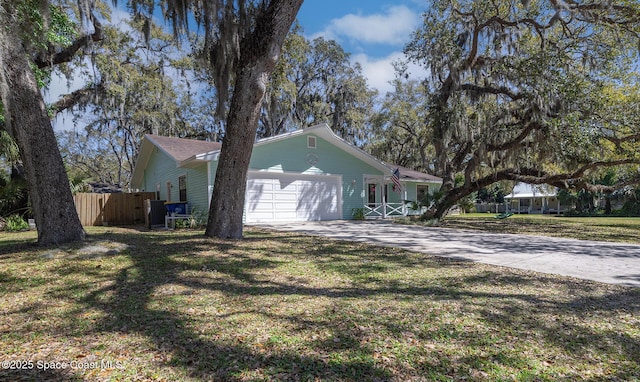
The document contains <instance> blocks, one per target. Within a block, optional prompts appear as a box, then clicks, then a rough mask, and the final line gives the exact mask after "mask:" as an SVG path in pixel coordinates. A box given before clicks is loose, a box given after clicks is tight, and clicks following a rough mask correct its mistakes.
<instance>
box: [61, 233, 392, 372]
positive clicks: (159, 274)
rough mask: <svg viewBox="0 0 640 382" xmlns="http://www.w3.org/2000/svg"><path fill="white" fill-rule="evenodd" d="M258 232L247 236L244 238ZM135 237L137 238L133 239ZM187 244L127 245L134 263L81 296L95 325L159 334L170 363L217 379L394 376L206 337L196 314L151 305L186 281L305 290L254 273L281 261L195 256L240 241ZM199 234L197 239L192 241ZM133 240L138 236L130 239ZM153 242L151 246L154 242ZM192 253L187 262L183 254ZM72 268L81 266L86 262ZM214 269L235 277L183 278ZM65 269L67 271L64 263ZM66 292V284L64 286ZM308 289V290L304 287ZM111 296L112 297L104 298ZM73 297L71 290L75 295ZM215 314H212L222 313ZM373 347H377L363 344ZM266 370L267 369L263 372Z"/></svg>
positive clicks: (222, 288)
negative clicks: (94, 313) (96, 315)
mask: <svg viewBox="0 0 640 382" xmlns="http://www.w3.org/2000/svg"><path fill="white" fill-rule="evenodd" d="M110 236H111V237H112V238H113V239H114V240H118V241H120V242H125V243H126V242H127V241H131V237H130V236H129V235H118V234H111V235H110ZM252 240H253V241H259V240H260V239H259V238H258V239H251V238H249V239H247V240H244V241H243V244H246V243H248V242H251V241H252ZM134 241H135V240H134ZM188 241H189V244H188V245H185V244H183V243H180V242H177V243H176V242H175V238H174V240H164V239H162V238H161V237H158V238H156V237H154V238H152V239H151V240H149V244H150V246H146V247H145V248H144V250H142V249H141V248H137V249H135V250H133V251H130V252H129V254H128V255H129V257H130V259H131V260H132V262H133V264H132V265H131V266H130V267H126V268H124V269H121V270H120V271H119V272H118V274H117V277H116V279H115V280H114V282H113V283H112V284H111V285H109V286H105V287H103V288H100V289H98V290H95V291H93V292H91V293H88V294H86V295H85V297H83V298H81V299H80V302H81V303H82V304H83V305H84V306H85V307H87V308H91V309H99V310H100V311H102V312H104V313H106V318H103V319H102V320H100V321H99V322H96V323H95V324H94V325H93V327H94V331H96V332H99V333H102V332H113V333H124V334H141V335H143V336H145V337H146V338H148V339H150V340H152V341H153V343H154V344H155V348H156V349H159V350H161V351H165V352H169V353H170V354H171V357H170V359H171V360H170V361H169V362H168V366H170V367H172V368H176V369H178V370H185V371H186V373H187V374H188V375H189V376H190V377H195V378H198V379H211V378H213V379H214V380H226V381H232V380H240V379H243V375H244V377H245V378H246V375H247V374H250V373H253V372H257V371H262V372H264V373H265V375H267V376H268V377H269V378H273V379H277V380H299V379H302V380H307V379H314V378H323V379H329V380H333V379H344V377H345V376H351V377H352V378H353V380H379V381H384V380H389V379H390V373H389V372H388V371H386V370H383V369H381V368H378V367H375V366H374V365H373V364H371V363H370V362H367V361H366V360H365V361H362V362H358V361H347V362H344V363H341V362H328V361H327V359H324V358H322V357H316V356H309V355H300V354H295V353H293V352H271V353H267V352H261V351H259V349H256V348H254V347H252V346H251V345H250V344H244V343H241V342H236V343H234V342H232V341H229V340H226V341H223V340H219V341H218V340H216V339H215V338H216V336H215V335H213V336H203V335H202V334H201V333H198V332H196V331H194V330H193V328H191V324H192V318H191V317H189V316H188V315H183V314H180V312H178V311H176V310H171V309H162V308H160V309H155V308H151V307H150V305H152V304H151V303H152V295H153V294H154V293H155V292H156V291H157V290H158V289H160V288H161V287H163V286H166V285H181V286H184V287H187V288H189V289H190V290H208V291H219V292H223V293H224V294H226V295H232V296H242V295H254V296H255V295H264V294H276V293H282V294H294V293H296V294H297V293H300V292H299V290H296V288H292V287H291V286H274V285H271V286H269V285H265V283H264V282H263V281H258V280H256V279H255V277H254V275H253V274H252V271H254V270H256V269H263V270H265V269H271V268H274V267H276V266H277V261H275V260H274V261H271V260H257V259H255V258H252V257H250V256H243V255H242V254H241V253H234V254H232V255H228V256H224V257H222V256H214V257H207V258H202V259H197V258H196V259H193V258H191V257H192V256H199V255H198V253H200V252H206V251H211V250H214V251H216V252H221V253H226V252H229V251H232V250H234V249H235V248H236V244H237V242H233V241H228V242H221V241H217V240H210V239H207V238H197V239H194V238H189V239H188ZM194 241H196V242H197V243H196V245H193V244H194ZM131 244H133V242H132V243H131ZM152 246H153V247H152ZM184 257H188V258H190V260H189V261H181V259H182V258H184ZM74 271H78V272H82V270H81V269H75V270H74ZM201 271H205V272H206V271H212V272H215V273H222V274H224V275H227V276H228V278H230V281H231V282H229V280H226V278H227V277H225V280H216V279H211V280H206V279H205V280H203V279H202V278H199V277H184V276H181V274H184V273H189V272H201ZM60 272H61V273H67V272H68V270H64V269H60ZM58 292H59V293H64V291H58ZM303 293H304V292H303ZM105 296H110V297H108V298H105ZM69 297H71V296H69ZM219 318H220V317H218V316H212V317H210V319H211V320H216V319H219ZM361 350H362V351H363V352H365V353H366V352H369V353H370V352H372V350H371V349H364V348H363V349H361ZM263 377H264V376H263Z"/></svg>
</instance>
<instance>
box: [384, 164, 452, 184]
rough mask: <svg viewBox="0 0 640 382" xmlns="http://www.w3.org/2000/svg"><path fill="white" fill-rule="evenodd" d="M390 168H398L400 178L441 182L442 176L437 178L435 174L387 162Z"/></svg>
mask: <svg viewBox="0 0 640 382" xmlns="http://www.w3.org/2000/svg"><path fill="white" fill-rule="evenodd" d="M388 166H389V167H390V168H391V169H396V168H397V169H399V170H400V180H420V181H425V182H441V181H442V178H439V177H437V176H435V175H431V174H426V173H424V172H419V171H415V170H411V169H410V168H406V167H402V166H398V165H395V164H388Z"/></svg>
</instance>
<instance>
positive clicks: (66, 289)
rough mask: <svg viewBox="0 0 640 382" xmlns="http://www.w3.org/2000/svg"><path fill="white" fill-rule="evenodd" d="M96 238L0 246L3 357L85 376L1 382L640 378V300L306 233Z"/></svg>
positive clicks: (31, 373) (128, 232)
mask: <svg viewBox="0 0 640 382" xmlns="http://www.w3.org/2000/svg"><path fill="white" fill-rule="evenodd" d="M89 233H90V234H91V236H90V242H88V243H83V244H77V245H74V246H70V247H65V248H40V247H36V246H34V245H32V244H30V243H31V242H33V241H35V233H30V234H19V235H20V236H15V235H13V234H1V235H0V315H1V317H2V319H1V320H0V359H1V360H3V361H5V360H14V361H18V360H22V361H32V362H33V363H34V365H36V366H37V362H38V361H41V362H67V363H68V364H72V363H73V365H74V366H75V367H71V366H69V367H67V368H64V369H55V370H47V371H44V370H42V369H40V370H38V369H37V367H36V368H34V369H32V370H8V369H2V370H0V379H2V380H34V379H40V380H42V379H45V380H158V381H160V380H184V381H190V380H193V381H196V380H216V381H217V380H224V381H263V380H274V381H275V380H277V381H281V380H285V381H286V380H292V381H293V380H296V381H297V380H301V381H315V380H326V381H362V380H372V381H375V380H378V381H408V380H429V381H430V380H434V381H450V380H481V381H482V380H486V381H494V380H519V381H524V380H530V381H546V380H548V381H555V380H566V381H573V380H589V381H596V380H638V379H640V358H639V357H638V354H640V290H638V289H632V288H625V287H619V286H613V285H605V284H599V283H595V282H589V281H582V280H576V279H572V278H565V277H560V276H553V275H542V274H537V273H533V272H527V271H520V270H515V269H508V268H498V267H492V266H488V265H483V264H476V263H469V262H457V261H452V260H448V259H443V258H437V257H432V256H428V255H425V254H420V253H411V252H407V251H403V250H398V249H391V248H380V247H374V246H369V245H364V244H358V243H347V242H338V241H332V240H328V239H326V238H318V237H309V236H305V235H300V234H296V233H280V232H277V233H276V232H269V231H262V230H256V229H251V230H248V231H247V232H246V239H245V240H243V241H221V240H215V239H210V238H205V237H203V236H202V234H201V233H200V232H195V231H174V232H138V231H135V230H132V229H125V228H114V227H95V228H89ZM87 246H89V247H92V248H94V250H92V251H86V250H85V249H86V247H87ZM96 247H100V248H108V249H113V250H106V251H102V250H98V249H95V248H96ZM91 365H94V366H95V367H90V366H91Z"/></svg>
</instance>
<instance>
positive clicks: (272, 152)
mask: <svg viewBox="0 0 640 382" xmlns="http://www.w3.org/2000/svg"><path fill="white" fill-rule="evenodd" d="M311 135H313V134H311ZM307 136H308V135H306V134H305V135H301V136H296V137H292V138H289V139H284V140H281V141H274V142H269V143H267V144H263V145H258V146H256V147H255V148H254V149H253V154H252V156H251V162H250V165H249V167H250V168H251V169H252V170H269V171H276V172H292V173H305V174H331V175H342V217H343V219H351V218H352V216H351V211H352V209H353V208H361V207H362V206H363V203H364V198H365V190H364V187H365V186H364V185H363V174H369V175H383V174H382V172H381V171H380V170H379V169H377V168H375V167H373V166H371V165H369V164H368V163H365V162H363V161H362V160H360V159H358V158H356V157H354V156H352V155H351V154H349V153H347V152H345V151H344V150H342V149H340V148H338V147H336V146H335V145H334V144H332V143H330V142H327V141H325V140H324V139H322V138H320V137H317V136H316V148H315V149H313V148H308V147H307ZM385 175H387V174H385Z"/></svg>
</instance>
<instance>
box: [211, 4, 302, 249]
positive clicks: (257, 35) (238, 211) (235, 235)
mask: <svg viewBox="0 0 640 382" xmlns="http://www.w3.org/2000/svg"><path fill="white" fill-rule="evenodd" d="M302 1H303V0H273V1H271V3H270V4H269V6H268V8H267V9H266V10H265V12H264V13H263V14H262V15H260V16H259V17H258V19H257V20H256V27H255V29H254V30H253V32H252V33H251V34H250V35H248V36H245V37H244V38H243V40H242V41H241V43H240V44H241V45H240V49H241V51H240V60H239V62H238V66H237V70H236V79H235V84H234V89H233V97H232V99H231V105H230V108H229V115H228V117H227V126H226V132H225V137H224V139H223V141H222V149H221V150H220V159H219V161H218V170H217V172H216V179H215V186H214V189H213V195H212V197H211V205H210V207H209V220H208V222H207V229H206V231H205V235H207V236H211V237H219V238H222V239H229V238H231V239H241V238H242V228H243V226H242V213H243V210H244V201H245V190H246V187H247V173H248V170H249V161H250V159H251V152H252V150H253V144H254V141H255V137H256V131H257V129H258V120H259V117H260V106H261V104H262V99H263V98H264V94H265V91H266V86H267V81H268V79H269V74H270V73H271V72H272V71H273V68H274V66H275V64H276V61H277V60H278V56H279V55H280V50H281V47H282V44H283V43H284V39H285V37H286V35H287V33H288V32H289V29H290V28H291V24H292V23H293V21H294V20H295V17H296V15H297V13H298V10H299V9H300V6H301V5H302Z"/></svg>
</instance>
